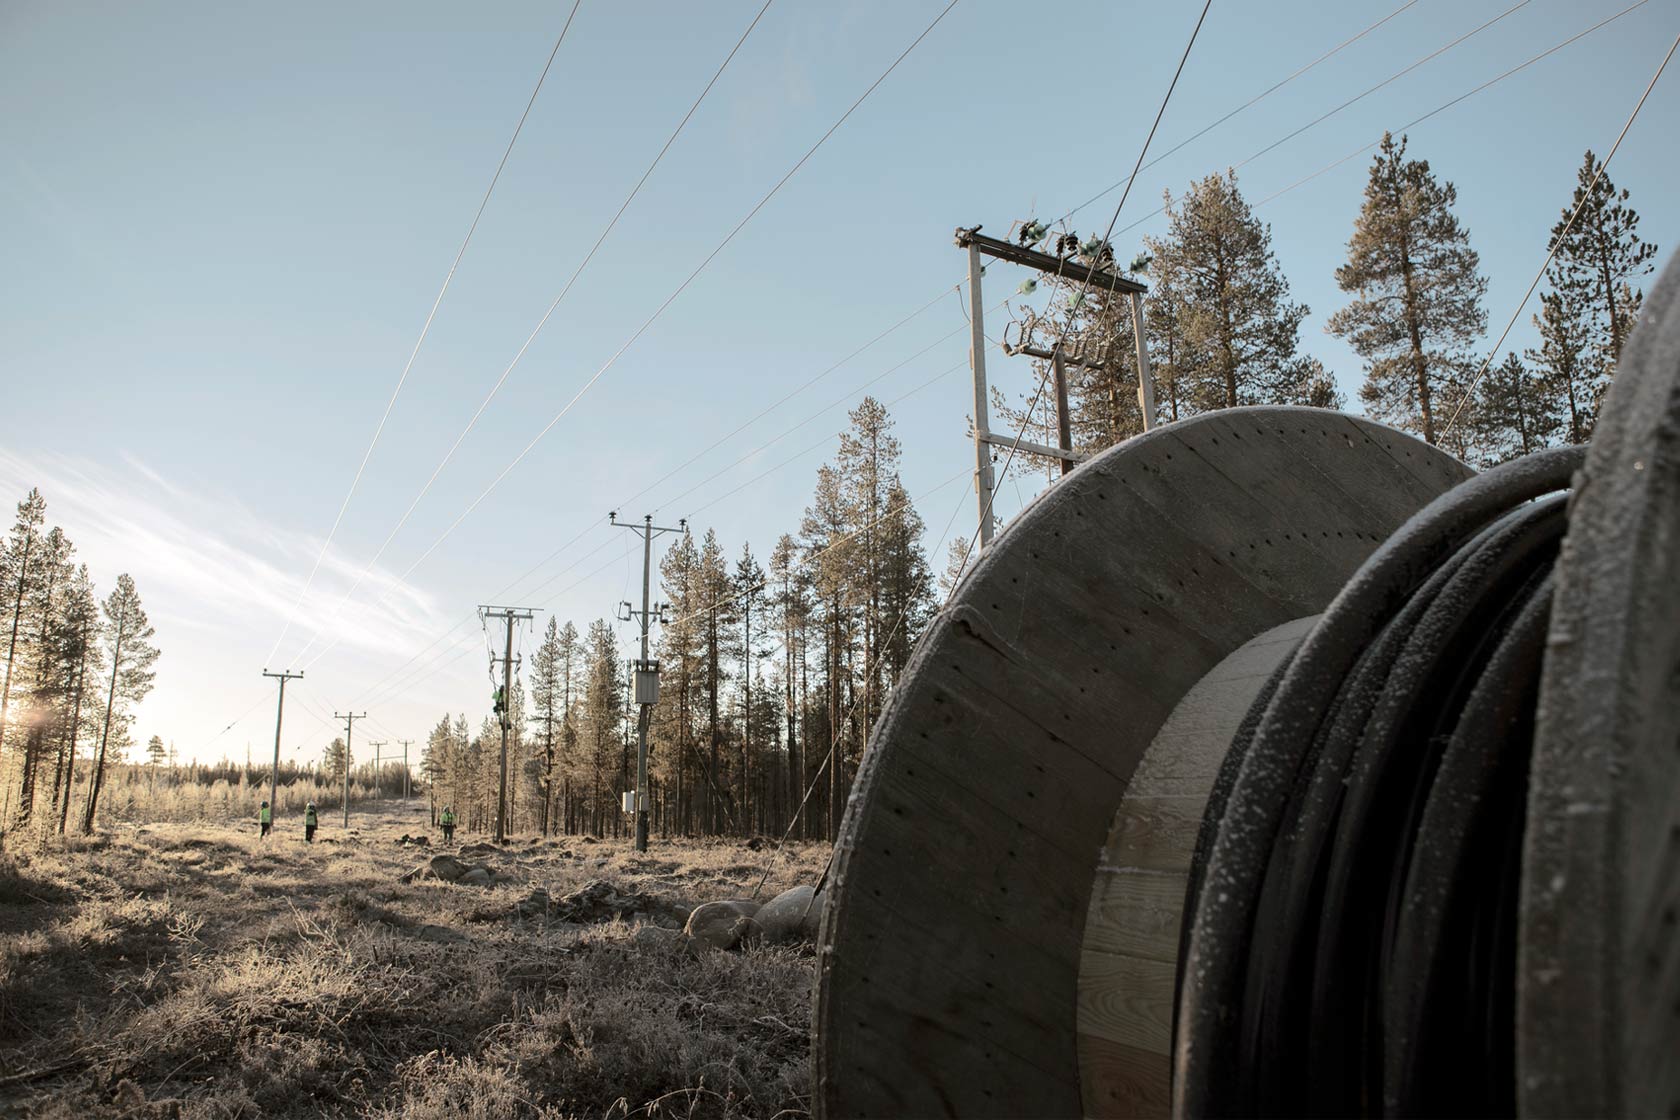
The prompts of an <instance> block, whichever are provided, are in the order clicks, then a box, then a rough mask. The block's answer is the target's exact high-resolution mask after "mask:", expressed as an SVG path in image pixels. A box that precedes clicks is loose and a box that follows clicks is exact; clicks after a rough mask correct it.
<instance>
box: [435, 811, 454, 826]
mask: <svg viewBox="0 0 1680 1120" xmlns="http://www.w3.org/2000/svg"><path fill="white" fill-rule="evenodd" d="M438 823H439V824H442V825H444V826H446V827H447V826H449V825H453V824H454V823H455V814H454V813H451V812H450V811H449V810H448V809H445V810H444V811H443V816H441V817H439V818H438Z"/></svg>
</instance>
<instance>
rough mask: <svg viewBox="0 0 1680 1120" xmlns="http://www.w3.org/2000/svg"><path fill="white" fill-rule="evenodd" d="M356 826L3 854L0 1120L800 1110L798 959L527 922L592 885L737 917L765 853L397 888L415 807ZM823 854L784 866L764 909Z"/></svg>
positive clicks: (208, 831) (803, 1027)
mask: <svg viewBox="0 0 1680 1120" xmlns="http://www.w3.org/2000/svg"><path fill="white" fill-rule="evenodd" d="M351 823H352V830H351V834H350V835H349V836H348V837H342V836H337V835H335V833H336V832H337V831H338V830H337V828H336V827H333V826H331V825H330V824H329V822H328V821H327V820H326V819H325V818H323V826H324V827H323V829H322V833H321V835H320V836H319V837H318V838H317V839H318V842H317V843H316V844H315V845H314V846H313V847H310V846H306V845H305V844H304V843H303V842H302V837H301V829H300V828H298V827H297V826H296V825H295V824H294V823H292V822H291V821H288V820H283V821H281V822H280V824H279V826H278V827H279V828H280V830H281V831H280V832H279V833H277V834H276V836H275V837H272V838H271V839H270V840H269V841H267V842H259V841H257V839H256V837H255V835H254V833H255V829H254V827H252V826H249V825H241V826H237V827H236V826H211V825H190V826H175V825H152V826H146V827H142V828H134V827H123V828H120V829H117V830H115V831H113V832H111V833H108V834H105V835H101V836H96V837H93V838H91V839H89V840H85V841H75V842H72V843H70V844H69V845H67V846H66V847H62V848H51V849H45V850H34V851H29V852H26V853H21V854H19V853H12V854H10V855H8V856H5V857H0V1114H4V1115H15V1116H41V1117H76V1118H77V1120H86V1118H87V1117H97V1116H124V1117H145V1116H180V1117H236V1116H244V1117H255V1116H258V1115H262V1116H317V1115H328V1116H372V1117H422V1118H424V1117H438V1118H440V1120H441V1118H443V1117H450V1118H452V1120H456V1118H462V1117H484V1118H491V1117H509V1116H557V1117H571V1116H577V1117H609V1116H610V1117H613V1118H615V1120H616V1118H621V1117H629V1116H650V1117H651V1116H672V1115H681V1116H690V1115H692V1116H696V1117H772V1116H778V1115H781V1116H787V1115H799V1114H803V1113H804V1111H805V1109H806V1107H807V1104H808V1101H807V1094H808V1092H809V1089H808V1086H809V1080H810V1063H809V1030H810V985H811V982H812V977H813V973H814V959H813V957H812V955H811V952H810V950H809V949H770V948H759V949H750V950H746V951H744V952H741V953H710V954H705V955H700V956H695V955H692V954H689V953H684V952H681V951H678V950H673V949H672V948H670V947H668V946H664V945H658V944H654V943H653V942H652V940H651V938H649V939H642V940H638V939H637V938H636V934H637V931H638V929H639V919H632V920H630V921H622V920H616V919H615V920H612V921H608V922H603V923H600V924H596V925H587V926H579V925H572V924H567V923H563V922H558V921H555V920H552V919H551V918H550V917H549V916H547V915H545V914H543V913H533V912H532V911H531V908H529V907H527V908H526V909H525V910H524V911H523V912H522V911H521V910H520V908H519V906H518V904H519V903H520V902H521V901H522V900H524V899H526V898H527V896H528V895H529V893H530V891H531V890H532V889H533V888H535V887H542V888H545V889H546V890H547V891H548V892H549V894H550V896H551V897H552V898H554V899H556V900H558V899H559V898H560V897H561V896H562V895H564V894H566V893H568V892H570V891H572V890H575V889H576V888H578V887H581V886H582V885H583V884H584V883H586V882H587V881H589V880H591V879H604V880H607V881H608V882H610V883H612V884H613V885H614V886H615V887H616V888H618V889H619V890H620V891H623V892H631V891H633V892H639V893H642V894H646V895H651V896H655V897H657V898H659V899H661V900H663V901H665V902H668V903H670V904H671V905H673V906H677V907H688V906H693V905H697V904H698V903H700V902H704V901H707V900H709V899H713V898H720V897H743V896H745V895H747V894H750V893H751V891H752V889H753V887H754V886H755V885H756V884H757V881H758V877H759V875H760V874H761V873H762V871H763V870H764V868H765V866H766V863H767V861H769V859H770V853H768V852H753V851H749V850H748V849H747V848H746V847H745V845H743V844H740V843H733V842H731V843H725V842H717V843H708V842H692V841H690V842H684V843H663V842H660V841H657V840H656V841H655V842H654V844H653V846H652V848H653V850H652V851H650V852H649V853H648V854H647V855H646V856H638V855H637V854H636V853H634V852H633V851H630V850H629V849H628V847H627V846H626V845H624V844H622V843H619V842H614V841H603V842H597V843H583V842H580V841H577V840H575V839H572V840H560V841H551V842H548V843H539V844H527V843H524V842H516V843H515V844H513V845H511V846H510V848H509V849H508V850H507V851H506V852H505V853H503V854H501V855H498V856H494V857H489V859H488V862H490V863H491V864H492V865H493V866H496V867H497V868H499V869H500V870H501V871H502V872H504V874H505V876H506V878H507V881H505V882H503V883H501V884H499V885H497V886H494V887H491V888H488V889H483V888H475V887H465V886H456V885H453V884H447V883H440V882H436V881H428V880H416V881H414V882H411V883H406V884H405V883H400V882H398V878H399V876H400V875H401V874H402V873H403V872H405V871H408V870H410V869H412V868H414V867H416V866H418V865H420V864H421V863H423V862H424V860H425V859H426V858H427V856H429V855H430V854H431V853H430V852H425V851H419V852H417V851H415V850H413V849H406V848H403V847H400V846H399V845H398V843H397V837H398V836H399V834H401V833H403V832H412V833H419V832H424V831H426V828H425V824H426V813H425V809H424V807H423V806H413V807H409V808H405V807H403V806H401V805H400V804H393V803H387V804H386V805H384V806H382V807H379V808H376V809H372V810H369V811H366V812H362V813H359V814H353V815H352V818H351ZM294 834H295V835H294ZM433 839H434V843H435V842H436V839H437V838H436V836H435V835H434V837H433ZM463 839H465V840H466V841H467V842H473V841H476V840H479V839H481V838H479V837H473V836H467V837H464V838H463ZM436 850H437V849H435V848H434V849H433V851H436ZM826 858H827V851H826V848H823V847H819V846H809V847H801V848H798V849H796V850H790V851H788V852H784V853H782V854H781V856H780V858H778V859H776V860H775V865H774V866H775V870H774V871H773V873H772V875H771V877H770V881H769V882H768V883H767V884H766V886H765V888H764V892H763V895H762V897H765V898H768V897H770V896H771V895H773V894H774V893H776V892H777V891H778V890H781V889H784V888H785V887H788V886H791V885H793V884H794V883H796V882H802V881H804V882H809V881H811V880H813V879H815V878H816V876H817V875H818V874H819V873H820V872H821V869H822V865H823V862H824V860H825V859H826Z"/></svg>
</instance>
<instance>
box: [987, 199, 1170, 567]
mask: <svg viewBox="0 0 1680 1120" xmlns="http://www.w3.org/2000/svg"><path fill="white" fill-rule="evenodd" d="M957 246H958V247H959V248H963V249H967V250H968V305H969V313H968V319H969V366H970V368H971V369H972V371H973V373H974V456H975V499H976V501H977V502H978V503H979V506H980V525H979V531H978V535H979V539H980V547H981V548H984V547H985V546H986V545H988V544H990V543H991V540H992V513H991V510H992V493H993V490H994V488H995V485H996V484H995V482H994V481H993V478H992V455H991V448H992V447H1011V448H1017V449H1019V450H1021V451H1027V452H1031V453H1032V454H1034V455H1043V456H1045V457H1046V458H1051V459H1059V460H1061V464H1062V474H1063V475H1066V474H1068V473H1069V472H1070V471H1072V470H1073V468H1074V467H1075V466H1076V465H1078V464H1079V463H1081V462H1083V461H1084V460H1085V456H1084V455H1081V454H1079V453H1078V452H1076V451H1074V450H1073V432H1072V422H1071V418H1070V417H1069V414H1068V394H1067V370H1066V367H1067V365H1068V364H1070V359H1068V358H1067V356H1066V355H1065V354H1064V353H1063V347H1062V343H1061V340H1060V339H1058V340H1057V341H1056V344H1055V346H1053V347H1052V348H1051V349H1049V350H1043V349H1038V348H1034V347H1031V346H1020V347H1015V348H1013V349H1010V348H1007V347H1006V348H1005V352H1006V353H1010V354H1026V355H1028V356H1029V357H1033V358H1039V359H1041V360H1046V361H1048V362H1049V363H1050V374H1051V377H1052V378H1053V379H1054V380H1055V392H1056V437H1057V438H1056V443H1057V446H1056V447H1046V446H1045V445H1043V444H1041V443H1033V442H1030V441H1028V440H1024V439H1016V438H1014V437H1012V436H998V435H993V434H992V433H991V432H990V431H989V430H988V426H987V420H986V397H987V394H988V393H989V392H990V389H989V387H988V386H987V383H986V357H985V353H986V331H985V327H984V325H983V324H982V322H981V313H982V309H983V307H984V303H983V302H982V300H981V297H980V278H981V274H982V272H983V271H984V269H983V267H982V265H981V261H980V258H981V255H982V254H984V255H985V256H988V257H993V258H996V259H997V260H1002V261H1008V262H1009V263H1011V264H1020V265H1025V266H1026V267H1028V268H1031V269H1035V270H1037V271H1038V272H1042V273H1048V274H1050V275H1052V276H1057V277H1060V278H1062V279H1064V280H1069V281H1073V282H1075V283H1080V284H1082V285H1083V286H1084V287H1085V288H1086V289H1087V290H1090V291H1104V292H1110V293H1114V292H1123V293H1125V295H1126V296H1127V298H1128V299H1129V300H1130V301H1131V313H1132V334H1133V337H1134V339H1135V340H1136V342H1137V359H1138V405H1139V407H1140V408H1141V409H1142V411H1143V430H1144V431H1146V432H1147V431H1149V430H1150V429H1151V428H1153V427H1154V426H1155V377H1154V374H1153V373H1152V372H1151V370H1150V366H1149V343H1148V340H1147V339H1146V338H1145V337H1144V333H1143V327H1144V318H1143V299H1142V297H1143V295H1144V293H1145V292H1147V291H1148V290H1149V289H1148V288H1146V287H1144V285H1142V284H1139V283H1138V282H1137V281H1135V280H1128V279H1126V278H1125V277H1123V276H1120V275H1118V274H1117V273H1113V272H1109V271H1107V270H1105V269H1102V268H1099V267H1098V266H1097V265H1095V264H1080V263H1078V262H1076V261H1074V260H1072V259H1070V258H1068V257H1056V256H1051V255H1050V254H1049V253H1041V252H1039V251H1038V250H1036V249H1030V248H1027V247H1026V246H1024V245H1012V244H1010V243H1009V242H1007V241H999V240H998V239H997V238H995V237H984V236H982V235H981V233H980V227H979V226H974V227H973V228H970V229H963V228H959V229H958V230H957ZM1071 364H1073V365H1078V366H1085V367H1090V368H1098V367H1099V363H1097V362H1094V361H1090V360H1087V359H1085V358H1084V357H1083V356H1081V357H1080V358H1078V359H1073V360H1071Z"/></svg>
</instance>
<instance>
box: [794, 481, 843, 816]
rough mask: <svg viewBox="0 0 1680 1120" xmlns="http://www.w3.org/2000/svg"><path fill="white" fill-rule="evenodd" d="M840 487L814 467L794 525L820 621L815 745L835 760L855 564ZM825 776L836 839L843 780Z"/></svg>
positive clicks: (836, 773)
mask: <svg viewBox="0 0 1680 1120" xmlns="http://www.w3.org/2000/svg"><path fill="white" fill-rule="evenodd" d="M844 490H845V484H844V481H843V480H842V478H841V476H840V473H839V471H838V470H836V469H835V468H834V467H832V466H828V465H824V466H822V467H821V468H819V469H818V470H817V486H816V491H815V492H814V493H813V495H812V500H811V505H810V506H808V507H807V508H806V510H805V518H804V520H803V522H802V523H801V525H800V536H801V537H802V538H803V540H804V542H805V550H806V553H805V554H806V565H807V567H808V568H810V570H811V583H812V590H813V591H814V592H815V599H816V602H817V610H816V612H815V614H816V617H817V619H818V621H819V623H820V625H821V628H822V637H823V675H822V683H821V686H820V687H821V693H822V696H823V698H824V701H825V707H826V712H825V720H824V727H823V730H824V735H823V741H822V742H821V744H820V746H821V748H822V749H823V750H824V751H826V752H828V754H829V756H830V757H831V759H833V758H838V757H839V755H840V752H841V740H842V738H843V736H844V728H843V727H842V726H841V715H842V712H843V710H844V697H845V694H846V693H847V692H848V691H849V690H850V672H849V670H848V669H847V663H848V661H849V658H848V656H847V654H848V652H849V650H850V645H851V636H852V621H853V620H852V615H851V611H850V609H849V607H848V603H849V602H850V599H851V596H850V594H849V591H850V583H851V579H850V574H851V572H852V571H853V570H854V569H855V564H856V562H855V560H854V558H853V556H852V552H853V550H854V549H855V548H856V537H855V536H853V535H852V533H851V531H850V530H851V525H850V521H849V519H848V511H847V508H846V501H845V495H844ZM828 774H829V787H828V790H829V793H828V804H827V806H826V808H827V812H828V828H827V834H828V838H829V839H830V840H833V839H835V838H836V837H837V835H838V830H839V827H840V816H839V807H840V803H841V802H840V798H841V791H842V788H843V782H842V780H841V778H840V768H839V767H838V766H834V765H830V766H829V770H828Z"/></svg>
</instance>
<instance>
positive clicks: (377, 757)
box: [368, 739, 414, 801]
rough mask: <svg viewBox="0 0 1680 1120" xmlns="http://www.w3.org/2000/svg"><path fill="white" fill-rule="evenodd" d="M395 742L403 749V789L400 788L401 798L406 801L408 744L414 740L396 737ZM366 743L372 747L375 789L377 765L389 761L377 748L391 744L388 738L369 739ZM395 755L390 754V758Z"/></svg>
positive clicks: (377, 778) (407, 794)
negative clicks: (374, 740)
mask: <svg viewBox="0 0 1680 1120" xmlns="http://www.w3.org/2000/svg"><path fill="white" fill-rule="evenodd" d="M397 742H398V743H399V744H400V745H401V746H402V749H403V751H402V760H403V790H402V796H403V800H404V801H407V800H408V797H409V787H408V745H409V744H410V743H412V742H414V740H413V739H398V740H397ZM368 745H369V746H370V747H372V748H373V768H374V779H373V780H374V783H375V786H374V788H376V789H377V788H378V781H379V767H380V765H381V764H383V763H385V762H387V761H389V760H388V759H387V758H386V757H385V755H384V754H383V753H382V752H381V751H380V750H379V748H380V747H387V746H390V745H391V744H390V740H388V739H381V740H379V741H378V742H377V743H375V742H371V741H370V742H369V743H368ZM395 757H396V756H395V755H393V756H392V758H395Z"/></svg>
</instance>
